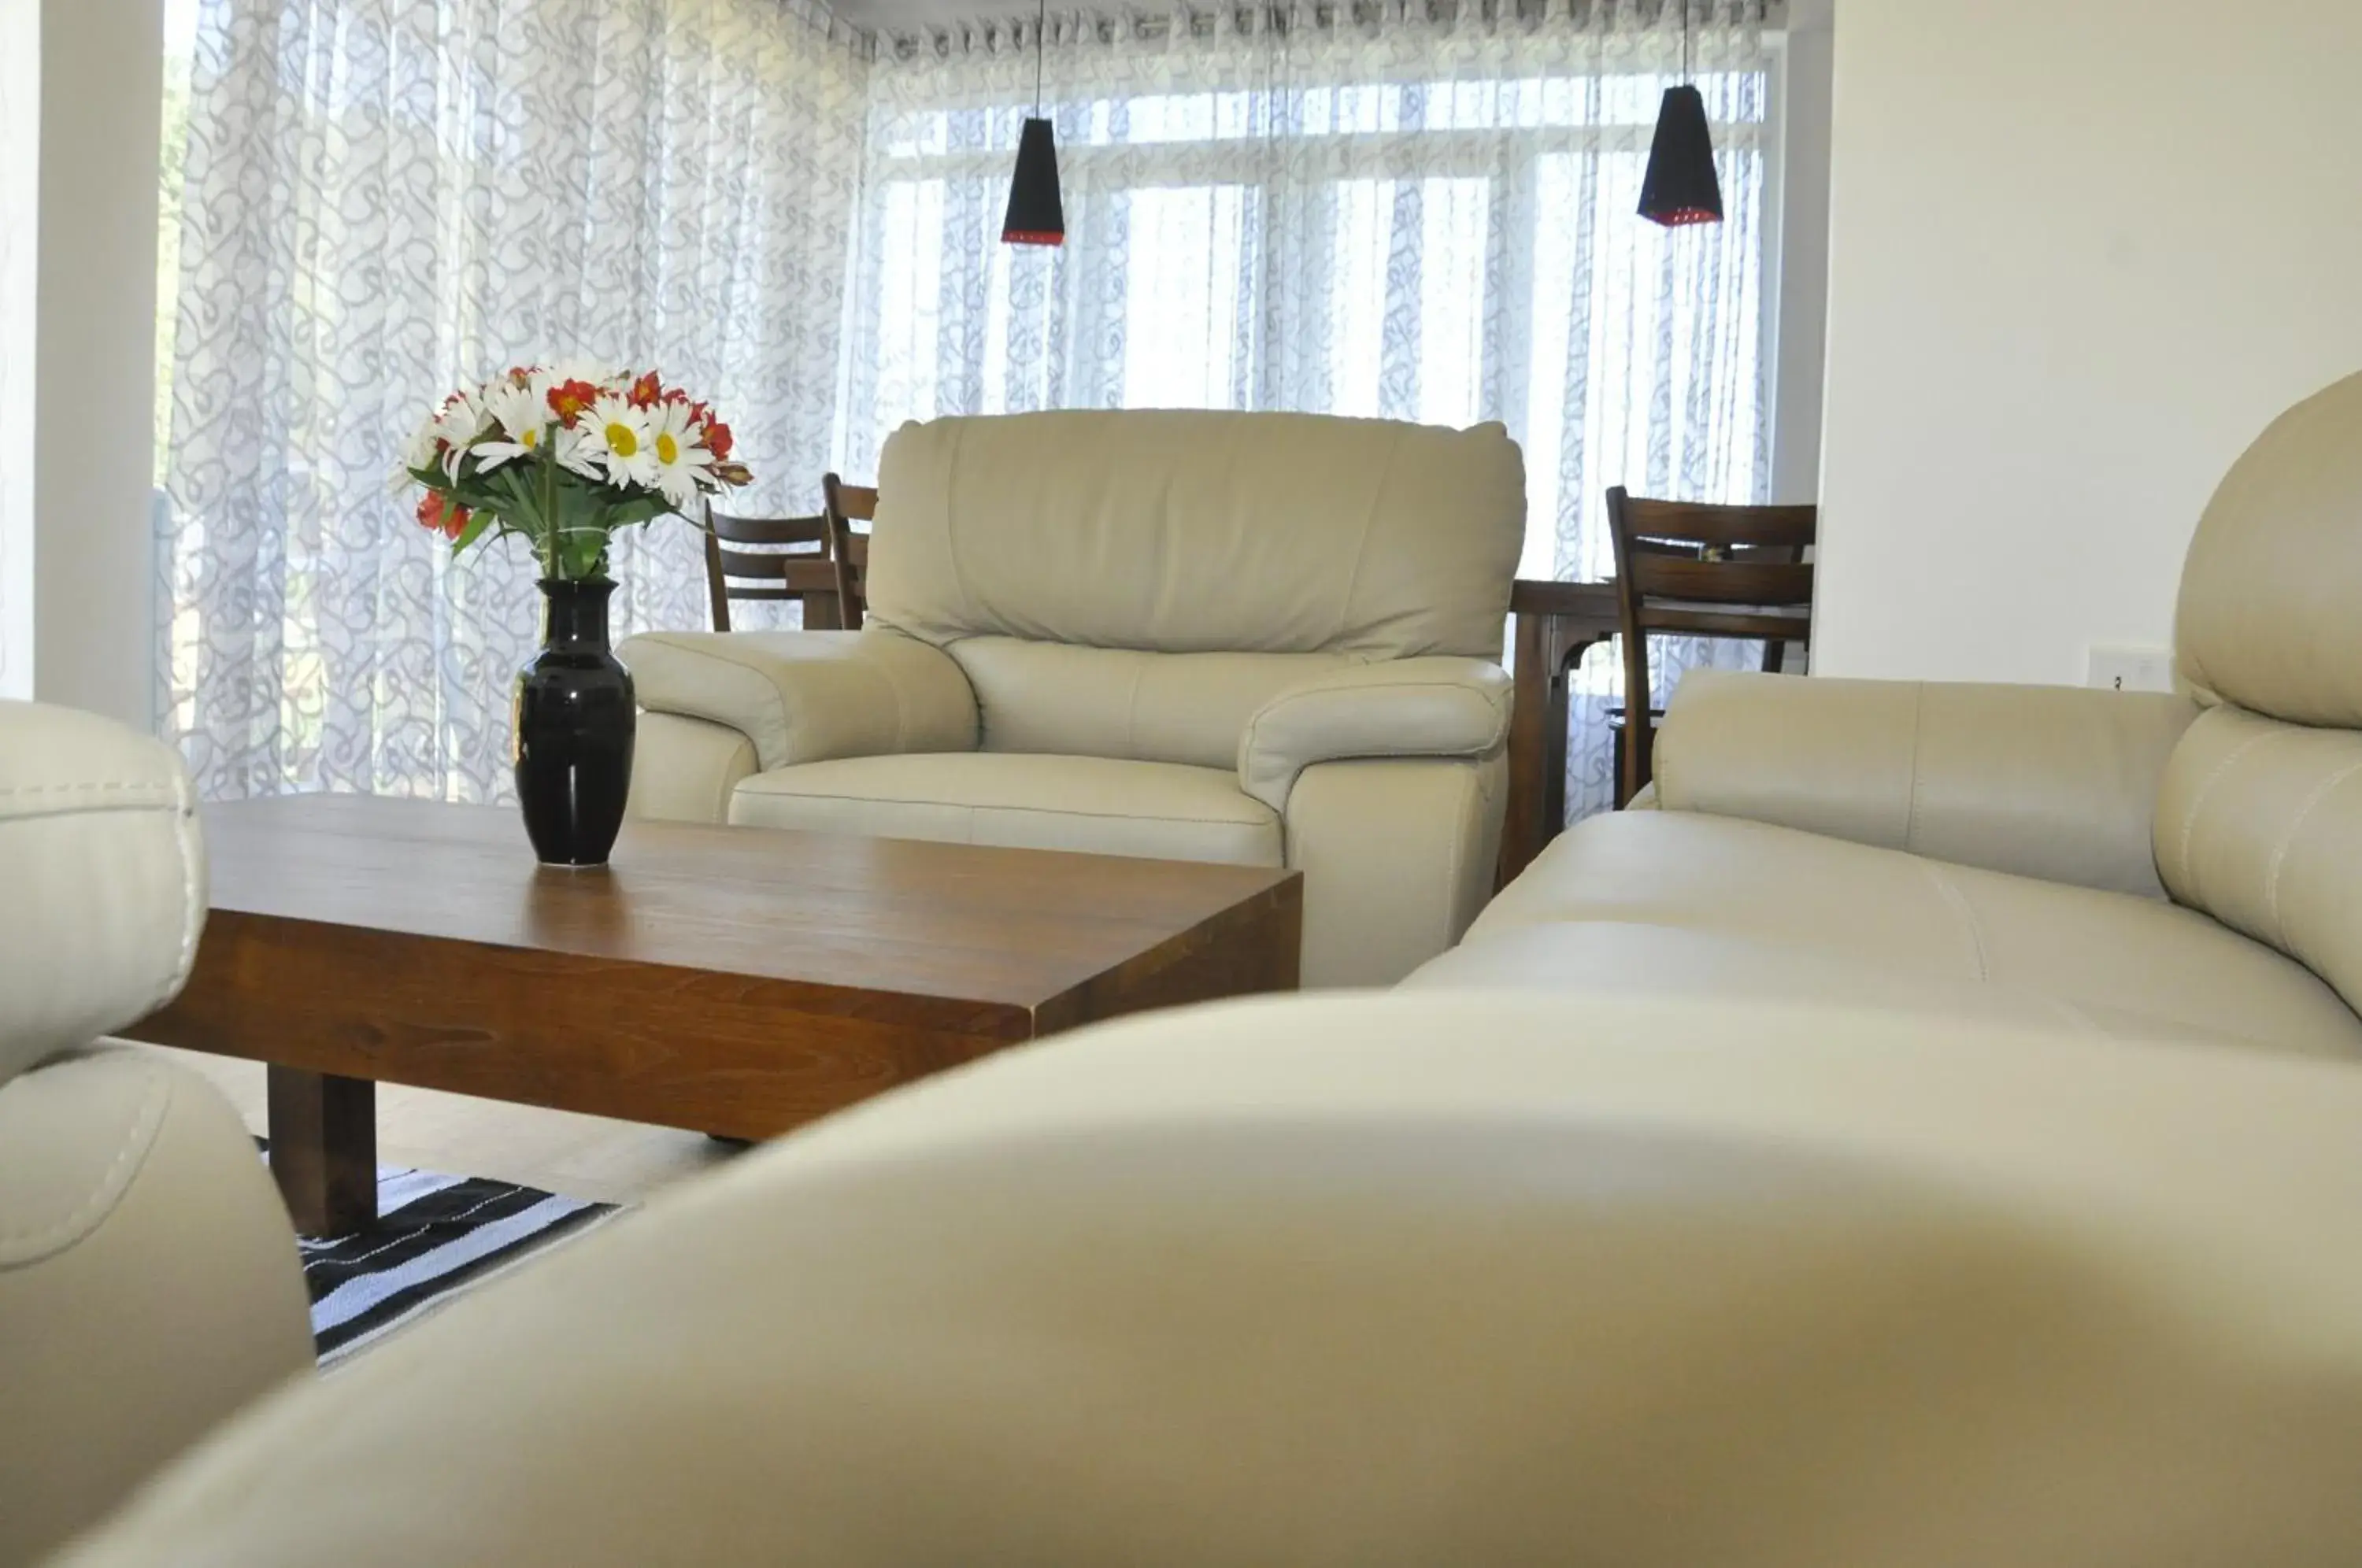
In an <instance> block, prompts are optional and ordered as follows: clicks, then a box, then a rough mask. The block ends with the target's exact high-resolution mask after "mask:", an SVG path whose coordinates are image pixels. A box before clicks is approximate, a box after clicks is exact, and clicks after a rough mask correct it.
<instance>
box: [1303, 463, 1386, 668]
mask: <svg viewBox="0 0 2362 1568" xmlns="http://www.w3.org/2000/svg"><path fill="white" fill-rule="evenodd" d="M1402 449H1403V442H1402V437H1401V436H1396V437H1395V439H1394V440H1393V442H1392V443H1390V444H1389V447H1388V449H1387V452H1386V466H1385V471H1384V472H1382V473H1380V474H1379V475H1378V484H1377V488H1376V489H1375V490H1374V491H1371V492H1370V509H1369V510H1368V511H1367V512H1364V513H1363V514H1362V537H1361V539H1360V540H1359V542H1357V543H1356V544H1355V545H1354V546H1353V569H1352V571H1350V572H1348V573H1347V574H1346V576H1345V597H1344V598H1343V599H1341V600H1340V601H1339V602H1338V604H1337V624H1335V625H1334V626H1332V627H1330V631H1329V635H1328V636H1327V637H1325V638H1323V639H1322V640H1321V644H1320V646H1322V647H1324V648H1328V647H1334V646H1336V644H1337V639H1338V638H1339V637H1341V636H1342V635H1344V631H1345V620H1346V617H1348V616H1350V615H1351V614H1352V613H1353V595H1354V594H1356V593H1358V592H1360V591H1361V588H1362V563H1363V561H1365V560H1366V559H1368V558H1369V554H1370V536H1371V535H1372V534H1374V533H1375V532H1376V531H1377V526H1378V504H1379V502H1382V501H1384V500H1385V493H1386V489H1387V487H1388V486H1390V485H1392V484H1393V483H1394V480H1395V465H1396V463H1397V462H1399V461H1401V460H1402Z"/></svg>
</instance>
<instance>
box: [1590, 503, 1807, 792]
mask: <svg viewBox="0 0 2362 1568" xmlns="http://www.w3.org/2000/svg"><path fill="white" fill-rule="evenodd" d="M1819 516H1820V513H1819V509H1818V508H1817V507H1813V506H1716V505H1707V504H1704V503H1700V502H1684V501H1651V500H1648V499H1645V498H1643V497H1639V496H1635V495H1631V494H1628V493H1627V492H1626V491H1625V489H1624V487H1623V486H1622V485H1617V487H1616V488H1614V489H1613V490H1610V491H1608V492H1607V525H1608V531H1609V533H1610V535H1611V536H1613V538H1614V541H1615V547H1616V583H1617V612H1618V618H1619V621H1620V623H1621V633H1622V636H1623V641H1624V765H1623V768H1622V770H1621V774H1620V776H1619V777H1618V778H1617V789H1616V804H1617V806H1618V807H1619V808H1620V807H1622V806H1624V805H1625V804H1627V803H1628V802H1629V801H1630V800H1631V799H1632V797H1633V796H1635V795H1637V794H1639V792H1640V790H1642V789H1643V788H1644V787H1645V786H1646V785H1647V784H1648V782H1649V780H1650V778H1652V777H1653V776H1654V769H1653V767H1652V763H1653V760H1654V759H1653V757H1652V756H1651V753H1652V752H1653V750H1654V743H1655V740H1656V724H1655V720H1656V719H1657V717H1658V716H1659V715H1658V714H1657V713H1656V712H1653V711H1652V710H1651V709H1650V705H1649V701H1650V692H1651V691H1652V690H1654V687H1653V686H1652V685H1651V683H1650V674H1649V638H1650V635H1673V636H1688V637H1733V638H1739V639H1743V640H1746V641H1749V642H1754V641H1760V642H1761V643H1762V644H1763V668H1765V669H1767V670H1774V671H1776V670H1777V669H1779V668H1780V667H1781V662H1782V660H1783V657H1784V655H1785V651H1786V648H1787V645H1788V644H1790V643H1792V642H1796V643H1802V642H1809V641H1810V640H1811V637H1812V624H1813V567H1812V563H1811V562H1810V561H1808V560H1806V559H1805V551H1807V550H1809V549H1810V548H1811V547H1812V545H1813V539H1814V536H1815V533H1816V530H1817V528H1818V525H1819Z"/></svg>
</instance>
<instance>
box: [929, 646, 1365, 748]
mask: <svg viewBox="0 0 2362 1568" xmlns="http://www.w3.org/2000/svg"><path fill="white" fill-rule="evenodd" d="M950 652H951V656H952V657H953V658H955V659H956V660H958V661H959V665H960V668H962V669H964V670H966V672H967V679H968V684H969V685H970V686H972V687H974V688H975V690H976V705H977V716H978V718H979V719H980V721H981V731H982V733H981V737H980V740H981V745H982V749H984V750H986V751H1029V752H1051V753H1056V754H1060V755H1064V756H1114V757H1123V758H1128V759H1131V760H1136V761H1141V762H1180V763H1187V764H1188V765H1190V766H1192V767H1236V766H1238V756H1239V737H1240V736H1241V735H1242V734H1243V733H1244V732H1245V730H1246V726H1247V721H1248V720H1249V719H1252V718H1253V717H1254V715H1255V711H1256V710H1257V709H1259V708H1261V707H1262V706H1263V705H1264V703H1265V702H1268V701H1271V700H1272V699H1273V698H1274V697H1276V696H1278V695H1279V694H1280V693H1281V692H1282V691H1284V690H1286V689H1287V688H1289V687H1291V686H1294V685H1296V684H1297V682H1299V681H1303V680H1307V679H1311V678H1313V677H1315V676H1318V675H1320V674H1322V673H1324V672H1326V671H1329V670H1332V669H1338V668H1350V667H1352V666H1353V665H1355V664H1358V663H1361V662H1362V661H1361V660H1358V659H1355V658H1353V657H1351V656H1349V655H1346V654H1334V653H1277V654H1275V653H1180V654H1175V653H1143V652H1141V651H1138V650H1136V649H1130V648H1094V647H1077V646H1074V645H1072V644H1066V643H1034V642H1024V641H1021V640H1019V639H1018V638H1015V637H967V638H963V639H962V640H961V641H959V642H956V643H954V644H952V645H951V647H950Z"/></svg>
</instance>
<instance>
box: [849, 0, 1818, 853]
mask: <svg viewBox="0 0 2362 1568" xmlns="http://www.w3.org/2000/svg"><path fill="white" fill-rule="evenodd" d="M1691 17H1692V27H1693V28H1694V43H1693V58H1694V61H1695V64H1696V69H1697V72H1698V81H1699V84H1700V86H1701V87H1702V88H1703V90H1704V92H1705V98H1706V103H1707V105H1708V109H1709V113H1710V114H1711V116H1713V119H1714V122H1715V138H1716V148H1717V149H1718V153H1719V159H1720V166H1721V173H1722V182H1723V193H1724V204H1725V208H1726V211H1727V221H1726V222H1724V223H1722V224H1720V225H1716V226H1707V227H1699V228H1689V229H1681V230H1674V231H1671V232H1668V231H1666V230H1664V229H1661V228H1659V227H1657V226H1655V225H1652V224H1650V223H1647V222H1644V221H1643V220H1641V219H1640V218H1639V217H1638V216H1637V215H1635V212H1634V209H1635V208H1636V207H1637V206H1638V205H1639V193H1640V178H1641V173H1642V170H1643V168H1644V166H1645V164H1646V162H1647V156H1648V147H1649V140H1650V133H1651V131H1652V129H1653V127H1654V124H1655V117H1656V111H1657V103H1658V98H1659V96H1660V94H1661V92H1662V90H1663V89H1664V87H1665V86H1666V85H1668V84H1669V83H1670V82H1672V80H1675V79H1676V75H1675V73H1677V72H1678V71H1679V69H1680V62H1681V60H1682V48H1683V46H1682V14H1681V8H1680V6H1679V4H1678V3H1672V4H1664V3H1659V0H1648V3H1646V4H1642V3H1639V0H1623V3H1618V0H1587V3H1586V0H1573V4H1572V5H1570V3H1569V0H1540V3H1536V4H1529V5H1527V6H1524V7H1522V8H1521V7H1520V6H1519V3H1518V0H1462V3H1461V4H1459V5H1457V6H1454V5H1452V4H1451V0H1432V3H1423V0H1411V3H1409V4H1405V3H1404V0H1385V3H1382V4H1356V3H1354V0H1346V3H1344V4H1337V5H1330V6H1314V5H1311V4H1304V5H1298V6H1293V7H1292V8H1291V7H1289V6H1285V5H1282V6H1276V7H1270V8H1265V7H1258V6H1226V7H1223V8H1220V9H1217V10H1190V9H1187V8H1176V9H1170V10H1158V11H1153V12H1147V11H1142V12H1080V13H1077V12H1071V11H1054V12H1053V14H1052V16H1051V17H1050V24H1049V36H1048V39H1047V46H1048V47H1047V61H1046V68H1045V72H1044V85H1043V104H1044V111H1043V112H1044V113H1046V114H1048V115H1049V116H1051V117H1052V118H1053V119H1054V121H1055V123H1056V126H1057V133H1058V143H1059V163H1060V170H1061V172H1062V174H1063V175H1064V183H1065V211H1066V226H1067V240H1066V244H1065V247H1064V248H1060V249H1055V250H1044V249H1033V248H1010V247H1008V246H1004V245H1002V244H1001V243H1000V242H999V231H1000V220H1001V208H1002V204H1003V202H1004V201H1005V200H1006V193H1007V190H1008V179H1009V171H1010V165H1011V162H1012V160H1013V158H1014V150H1015V148H1016V145H1017V135H1018V129H1019V127H1020V125H1021V121H1022V120H1023V118H1024V117H1025V116H1026V115H1027V114H1028V113H1030V112H1031V110H1032V104H1033V94H1034V76H1035V62H1034V37H1035V22H1034V19H1033V17H1032V15H1030V14H1028V15H1025V16H1023V17H1017V18H1013V19H1011V20H1009V21H1007V22H976V23H966V24H960V25H956V26H950V27H944V28H933V29H931V30H921V31H911V32H904V33H901V34H891V33H889V34H888V35H886V36H882V37H881V38H880V39H879V40H878V45H877V63H876V66H875V69H874V74H873V77H872V84H871V108H870V114H869V127H868V138H869V168H868V179H867V182H866V193H865V196H864V201H863V205H862V211H861V218H860V228H859V233H858V236H857V239H858V244H859V248H860V250H859V254H860V257H861V260H860V262H859V264H858V265H857V266H856V268H855V279H856V282H855V290H856V293H855V308H854V320H853V326H852V331H851V336H850V340H849V343H848V353H849V367H848V375H847V378H846V398H847V403H846V418H845V422H844V450H843V456H844V463H845V467H846V470H847V471H848V472H849V473H852V474H855V475H866V474H870V473H872V472H874V471H875V465H876V461H877V447H878V446H879V444H880V442H881V441H882V440H883V439H884V437H885V436H886V434H887V433H889V432H890V431H891V430H892V429H893V428H894V427H895V426H896V425H900V423H901V422H902V421H904V420H906V419H923V418H927V417H930V416H932V415H935V414H967V413H996V412H1001V411H1013V410H1022V409H1034V408H1050V407H1123V406H1140V405H1166V406H1173V405H1193V406H1212V407H1223V408H1275V409H1303V410H1311V411H1316V412H1329V413H1337V414H1374V415H1382V416H1385V417H1389V418H1400V419H1415V420H1422V421H1428V422H1432V423H1439V424H1448V425H1467V424H1473V423H1475V422H1477V421H1480V420H1488V419H1498V420H1502V421H1504V422H1506V423H1507V425H1508V427H1509V430H1510V433H1511V434H1512V435H1513V436H1516V437H1517V439H1518V442H1519V444H1520V445H1521V446H1522V447H1524V449H1525V454H1526V466H1527V493H1528V502H1529V525H1528V536H1527V550H1526V561H1525V567H1524V571H1525V574H1526V575H1529V576H1540V577H1549V576H1557V577H1561V578H1567V579H1584V578H1598V577H1604V576H1606V575H1608V574H1609V573H1610V572H1611V571H1612V570H1613V566H1612V561H1611V551H1610V547H1609V544H1608V537H1607V525H1606V508H1605V502H1604V500H1603V492H1604V491H1606V487H1608V486H1609V485H1612V484H1617V483H1621V484H1624V485H1626V486H1628V487H1629V488H1630V489H1631V490H1632V491H1634V493H1636V494H1648V495H1659V496H1673V497H1679V498H1683V499H1689V500H1713V501H1734V502H1745V501H1755V500H1760V499H1762V498H1763V495H1764V491H1765V487H1766V484H1767V480H1768V474H1769V454H1768V435H1769V425H1770V422H1769V420H1768V418H1767V417H1766V414H1767V408H1768V403H1767V400H1768V392H1767V370H1768V363H1769V360H1768V356H1767V354H1766V352H1765V346H1766V337H1767V332H1766V320H1767V307H1768V303H1769V302H1768V299H1767V296H1766V294H1765V291H1764V276H1765V271H1764V251H1765V245H1766V241H1767V238H1768V237H1769V235H1770V233H1771V225H1770V224H1769V223H1768V222H1767V221H1766V216H1767V214H1766V206H1765V203H1766V193H1767V191H1768V190H1769V189H1770V188H1771V182H1770V181H1769V180H1768V178H1767V174H1768V171H1767V167H1766V165H1767V160H1768V159H1769V158H1770V156H1771V151H1772V148H1773V137H1772V133H1771V90H1772V80H1771V71H1770V56H1769V52H1768V50H1766V49H1765V47H1764V44H1763V41H1762V38H1761V26H1762V20H1763V17H1762V7H1761V6H1760V3H1758V0H1694V4H1693V6H1692V11H1691ZM1749 657H1760V654H1759V653H1758V652H1757V650H1753V649H1748V648H1743V647H1739V646H1734V645H1729V644H1703V643H1692V644H1677V645H1672V646H1667V647H1665V648H1663V649H1662V650H1661V651H1660V654H1659V657H1658V660H1657V662H1658V665H1659V667H1660V669H1661V678H1662V679H1663V680H1664V682H1665V685H1666V689H1667V690H1670V685H1671V682H1672V679H1676V678H1677V677H1678V675H1679V673H1680V672H1681V671H1682V670H1683V668H1688V667H1690V666H1691V665H1694V664H1695V663H1699V662H1705V661H1706V660H1708V659H1713V660H1716V661H1721V662H1729V663H1736V662H1739V661H1741V660H1744V659H1747V658H1749ZM1582 684H1583V686H1584V691H1583V694H1582V696H1581V697H1580V698H1579V699H1578V711H1577V712H1576V713H1575V714H1574V715H1573V723H1572V725H1571V734H1573V737H1574V739H1573V750H1574V753H1575V755H1574V756H1573V758H1572V759H1571V763H1570V775H1571V783H1570V790H1569V799H1570V802H1571V803H1572V804H1573V808H1574V809H1575V810H1576V811H1578V812H1580V811H1584V810H1595V809H1597V808H1599V807H1601V806H1604V805H1606V804H1607V803H1608V801H1609V799H1610V797H1611V792H1612V781H1611V778H1610V770H1609V765H1608V753H1607V746H1608V740H1607V734H1606V729H1605V727H1604V724H1603V723H1601V720H1602V717H1603V712H1602V711H1603V709H1604V707H1605V705H1606V702H1608V701H1617V700H1620V698H1621V690H1620V676H1619V675H1618V673H1617V666H1616V665H1615V662H1614V659H1613V657H1612V655H1611V652H1610V650H1606V649H1602V650H1599V651H1598V652H1596V653H1595V654H1594V656H1593V657H1592V659H1591V661H1590V662H1589V663H1588V664H1587V666H1586V668H1585V670H1584V678H1583V681H1582ZM1661 695H1662V693H1660V696H1661Z"/></svg>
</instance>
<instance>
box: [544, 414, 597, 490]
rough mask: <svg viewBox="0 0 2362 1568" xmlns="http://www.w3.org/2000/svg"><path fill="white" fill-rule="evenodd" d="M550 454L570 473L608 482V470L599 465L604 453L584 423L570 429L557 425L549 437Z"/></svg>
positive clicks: (595, 482)
mask: <svg viewBox="0 0 2362 1568" xmlns="http://www.w3.org/2000/svg"><path fill="white" fill-rule="evenodd" d="M549 455H550V456H551V457H553V458H557V466H558V467H559V468H561V469H566V470H567V471H568V473H577V474H580V475H581V476H582V477H583V478H584V479H587V480H590V481H591V482H592V483H594V484H604V483H606V482H607V470H606V469H603V468H601V467H600V466H599V465H600V461H601V459H602V458H603V456H604V454H603V453H602V451H601V450H600V449H599V447H598V446H597V444H596V443H595V442H593V441H592V439H591V436H590V431H589V430H588V429H587V428H586V427H584V426H582V425H576V426H575V427H573V428H572V429H570V430H569V429H568V428H567V427H566V426H565V425H559V426H557V429H556V431H555V432H553V433H552V434H551V436H550V438H549Z"/></svg>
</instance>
